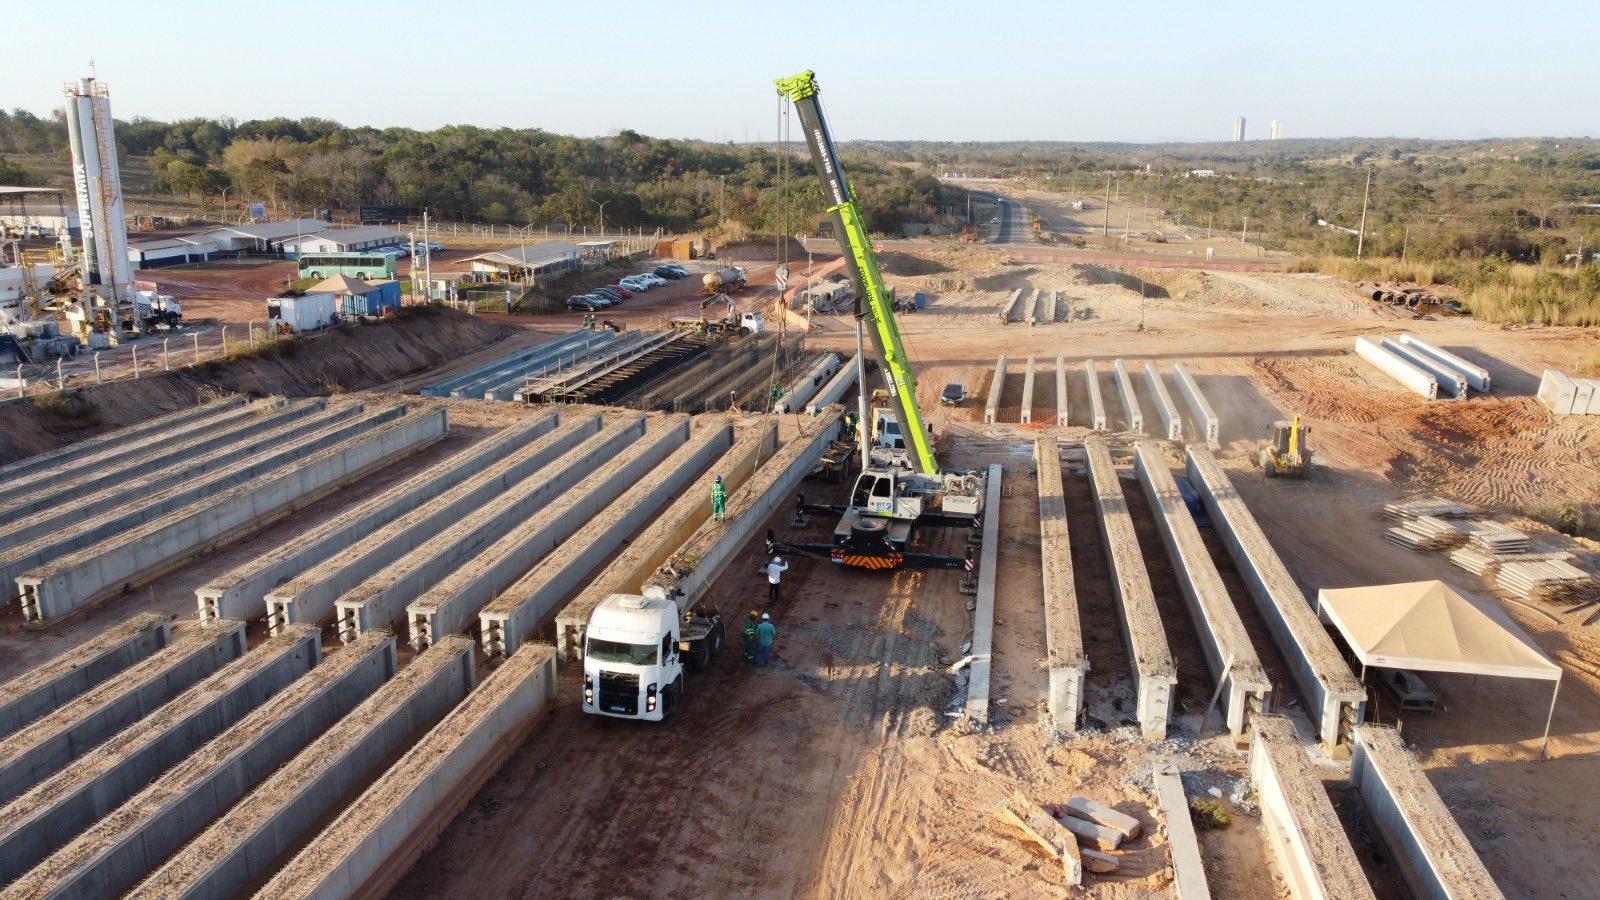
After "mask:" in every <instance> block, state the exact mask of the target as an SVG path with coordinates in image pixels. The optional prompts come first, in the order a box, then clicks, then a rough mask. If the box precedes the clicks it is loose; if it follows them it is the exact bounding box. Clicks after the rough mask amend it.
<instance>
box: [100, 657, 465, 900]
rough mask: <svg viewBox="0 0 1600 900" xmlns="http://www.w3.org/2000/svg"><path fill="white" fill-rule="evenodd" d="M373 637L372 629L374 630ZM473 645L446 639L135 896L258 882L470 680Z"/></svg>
mask: <svg viewBox="0 0 1600 900" xmlns="http://www.w3.org/2000/svg"><path fill="white" fill-rule="evenodd" d="M374 634H376V632H374ZM472 646H473V645H472V642H471V641H470V640H468V639H466V638H462V637H447V638H444V639H443V640H441V641H440V642H439V643H437V644H435V645H434V646H432V647H430V648H428V650H427V652H425V653H422V654H420V655H419V656H417V658H416V659H414V660H412V662H411V663H410V664H409V665H407V666H406V667H405V668H404V669H402V670H401V671H400V672H399V674H397V675H395V676H394V677H393V678H392V679H390V680H389V682H388V683H387V684H385V685H383V686H382V687H380V688H378V689H377V690H376V691H374V692H373V694H372V696H371V697H368V698H367V699H366V700H365V702H363V703H362V704H361V705H360V706H358V707H356V708H355V709H354V710H353V711H351V713H350V714H349V715H347V716H345V717H344V718H343V719H340V720H339V721H338V722H337V723H336V724H334V725H333V727H331V728H329V729H328V730H327V731H325V732H323V733H322V734H321V735H319V736H318V737H317V738H316V740H315V741H311V742H308V743H307V744H306V746H305V749H303V750H301V751H300V752H299V754H298V755H296V756H295V757H294V758H293V759H291V760H290V761H289V762H288V763H286V764H284V765H283V766H281V767H279V768H278V770H277V773H276V774H274V775H272V776H271V777H268V778H267V779H266V780H264V781H263V782H262V783H261V784H260V785H259V786H257V787H256V788H255V789H254V790H252V791H251V792H250V793H249V794H248V795H247V796H246V797H245V798H244V799H242V800H240V801H239V802H238V803H237V804H235V805H234V806H233V807H232V808H231V809H229V810H228V811H227V813H226V814H225V815H223V816H222V818H220V819H218V820H216V821H215V822H213V823H211V826H210V827H208V828H207V829H206V830H205V831H204V832H202V833H201V834H200V835H198V836H197V837H195V839H194V840H192V841H190V842H189V843H188V844H186V845H184V847H183V849H182V850H180V851H179V852H178V853H177V855H175V856H173V857H172V858H171V859H169V860H167V862H166V863H165V864H163V865H162V866H161V868H159V869H157V870H156V871H154V872H152V873H151V874H150V875H149V877H147V878H145V880H144V881H143V882H141V883H140V884H139V885H138V887H137V888H135V889H134V890H133V892H132V893H131V894H130V896H137V897H140V898H142V900H179V898H183V900H230V898H233V897H236V896H241V895H242V894H243V892H244V891H245V889H246V888H247V887H248V886H249V885H251V884H255V883H257V882H259V881H260V880H262V879H264V878H265V877H266V876H268V875H270V874H271V873H272V871H273V868H274V866H273V864H274V863H275V862H276V861H277V860H278V859H279V858H280V857H282V856H283V854H285V853H287V852H288V851H289V850H290V849H292V848H293V847H295V846H296V845H298V844H299V843H300V841H301V840H302V839H304V838H305V837H308V836H309V835H308V834H307V832H309V831H310V830H311V829H312V828H313V827H315V826H316V825H317V823H319V822H322V821H325V820H326V819H327V818H328V817H329V815H330V813H332V812H334V811H336V807H337V804H338V802H339V801H340V800H341V799H342V798H344V797H347V796H349V795H350V792H351V791H353V790H355V789H356V787H358V786H359V785H361V784H363V783H364V782H365V781H366V780H367V779H368V778H370V777H371V776H372V775H373V774H375V773H376V772H377V771H378V769H379V767H380V766H382V765H383V764H384V762H386V761H387V760H390V759H393V758H394V757H395V756H396V755H397V754H398V753H399V752H400V751H401V750H403V749H404V748H405V745H406V742H407V741H408V740H409V739H410V738H411V736H412V735H414V734H417V733H418V732H420V731H422V730H424V729H427V728H431V727H433V725H434V724H436V723H437V722H438V721H439V719H440V718H442V717H443V716H444V715H445V713H447V712H449V711H450V709H451V708H452V707H454V706H455V705H456V704H457V703H459V702H461V700H462V698H464V697H466V695H467V692H468V691H470V690H472V685H473V682H474V677H473V660H472Z"/></svg>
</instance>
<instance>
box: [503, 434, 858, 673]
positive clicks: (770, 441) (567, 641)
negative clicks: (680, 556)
mask: <svg viewBox="0 0 1600 900" xmlns="http://www.w3.org/2000/svg"><path fill="white" fill-rule="evenodd" d="M841 415H842V409H841V408H840V407H837V406H833V407H829V408H827V409H825V410H823V411H822V414H821V415H820V416H819V417H818V418H819V419H822V420H823V421H824V422H831V423H832V424H833V427H834V432H835V433H837V430H838V421H839V418H840V416H841ZM777 448H778V428H777V425H776V424H771V423H768V424H762V425H760V426H759V427H756V428H750V429H741V430H740V433H739V436H738V437H737V439H736V440H735V441H734V444H733V449H731V450H729V451H728V452H727V453H725V454H723V456H722V458H721V459H719V460H717V462H716V464H715V465H714V466H713V467H712V469H711V471H709V472H707V473H706V474H705V475H703V476H701V477H700V478H699V479H697V480H696V481H695V482H694V484H693V485H691V486H690V487H689V488H688V489H686V490H685V491H683V493H681V494H679V495H678V499H677V500H674V501H673V502H672V505H671V506H669V507H667V510H666V512H664V513H662V514H661V515H659V516H656V517H655V521H654V522H652V523H651V525H650V527H649V528H646V529H645V531H644V533H643V534H640V535H639V536H638V537H636V538H634V540H633V541H632V542H631V543H630V544H629V545H628V547H627V548H626V549H625V550H623V551H622V553H621V555H619V556H618V557H617V558H616V559H615V560H613V561H612V563H611V564H610V565H609V566H607V567H606V568H605V570H604V571H602V572H601V573H600V574H599V575H598V576H596V577H595V578H594V579H593V580H592V581H590V582H589V586H588V587H586V588H584V589H583V592H582V593H580V594H579V595H578V596H577V597H576V598H574V599H573V601H572V602H571V603H568V604H567V605H566V606H565V607H563V608H562V609H561V611H560V612H559V613H558V614H557V615H556V653H557V654H558V655H559V656H560V658H561V659H563V660H565V659H567V658H568V657H570V656H576V655H579V654H580V651H581V649H582V646H583V629H584V627H585V626H587V625H588V624H589V616H590V615H591V614H592V613H593V612H594V610H595V608H596V607H598V606H599V605H600V603H601V602H602V601H603V600H605V599H606V598H607V597H609V596H611V595H612V594H618V593H637V592H638V591H639V590H640V588H641V587H642V586H643V584H644V581H645V579H647V578H649V577H650V576H651V575H652V574H654V573H655V571H656V570H657V569H658V568H660V567H661V566H662V565H663V564H664V563H666V561H667V560H668V559H669V558H670V557H671V556H672V554H673V553H674V552H676V551H677V549H678V547H679V546H681V545H682V544H684V543H685V542H686V541H688V540H689V538H690V537H691V536H692V535H694V534H695V533H696V532H697V531H698V530H699V528H700V526H701V523H703V522H705V521H706V520H707V519H709V518H711V485H712V483H713V479H714V478H715V477H716V476H718V475H721V476H722V483H723V487H724V488H725V489H726V490H727V492H728V499H729V503H730V506H729V508H730V509H732V508H733V507H732V505H731V504H732V502H733V501H734V500H737V499H738V498H739V496H740V495H739V492H740V489H741V488H742V487H743V486H744V484H745V483H746V482H748V481H749V480H750V478H751V477H752V476H754V475H755V474H756V472H758V471H760V469H761V464H762V462H763V461H764V460H766V459H767V458H769V457H771V456H772V454H773V453H774V452H775V451H776V450H777ZM520 631H521V626H516V627H512V626H511V625H510V624H508V625H507V626H505V627H502V628H499V629H497V630H496V631H494V632H491V631H490V630H489V629H487V628H486V629H485V630H484V634H483V640H484V646H483V650H484V653H485V654H487V655H489V656H490V657H495V656H510V655H511V654H513V653H515V652H516V650H517V647H519V646H521V644H522V642H523V641H524V640H525V639H526V637H527V635H526V633H519V632H520Z"/></svg>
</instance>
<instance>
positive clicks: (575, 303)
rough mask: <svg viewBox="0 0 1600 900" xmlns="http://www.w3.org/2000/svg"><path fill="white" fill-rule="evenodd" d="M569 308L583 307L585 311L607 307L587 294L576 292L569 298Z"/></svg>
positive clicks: (594, 310) (596, 310)
mask: <svg viewBox="0 0 1600 900" xmlns="http://www.w3.org/2000/svg"><path fill="white" fill-rule="evenodd" d="M567 309H581V310H583V311H584V312H598V311H599V310H602V309H605V307H604V306H603V305H601V304H599V303H596V302H594V300H593V299H591V298H590V297H588V296H587V295H583V294H574V295H572V296H571V297H568V298H567Z"/></svg>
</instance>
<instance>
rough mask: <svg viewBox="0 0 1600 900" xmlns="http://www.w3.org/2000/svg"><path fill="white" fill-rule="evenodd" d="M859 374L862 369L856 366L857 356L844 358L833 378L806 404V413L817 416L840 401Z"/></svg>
mask: <svg viewBox="0 0 1600 900" xmlns="http://www.w3.org/2000/svg"><path fill="white" fill-rule="evenodd" d="M858 374H860V369H859V368H858V367H857V366H856V360H855V357H853V356H851V357H846V358H844V359H842V360H841V361H840V364H839V371H838V372H837V373H835V374H834V376H833V379H832V380H830V381H829V382H828V383H827V384H825V385H823V386H822V390H820V391H818V392H817V395H816V396H815V397H812V398H811V402H810V403H807V404H806V415H808V416H811V417H813V418H815V417H816V415H817V413H819V412H821V411H822V410H823V409H826V408H827V407H829V406H832V405H833V404H835V403H838V402H839V400H840V398H842V397H843V396H844V395H845V392H846V391H848V390H850V388H851V386H852V385H854V384H855V383H856V376H857V375H858Z"/></svg>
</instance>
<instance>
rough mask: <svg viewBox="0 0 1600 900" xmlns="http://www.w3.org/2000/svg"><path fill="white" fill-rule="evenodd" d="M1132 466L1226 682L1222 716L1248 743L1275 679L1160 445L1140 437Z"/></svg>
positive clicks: (1214, 671)
mask: <svg viewBox="0 0 1600 900" xmlns="http://www.w3.org/2000/svg"><path fill="white" fill-rule="evenodd" d="M1133 467H1134V470H1135V471H1137V472H1138V473H1139V486H1140V487H1142V488H1144V496H1145V499H1146V500H1148V501H1149V502H1150V511H1151V512H1152V513H1153V514H1154V516H1155V520H1156V529H1157V530H1158V531H1160V532H1161V542H1162V543H1163V544H1165V545H1166V548H1167V558H1168V559H1170V560H1172V569H1173V574H1174V575H1176V576H1177V581H1178V587H1179V589H1180V590H1181V591H1182V592H1183V599H1184V601H1185V603H1186V604H1187V605H1188V607H1189V618H1190V619H1191V620H1193V622H1194V627H1195V636H1196V637H1198V638H1199V639H1200V649H1201V650H1203V651H1204V652H1205V655H1206V663H1207V664H1208V665H1209V666H1210V668H1211V675H1212V677H1213V678H1216V679H1219V680H1220V681H1221V682H1222V686H1223V689H1222V694H1221V701H1222V712H1223V720H1224V721H1225V722H1226V723H1227V726H1228V731H1229V732H1230V733H1231V734H1232V735H1233V740H1234V743H1236V744H1245V743H1248V742H1249V736H1248V734H1247V733H1246V729H1247V728H1248V727H1249V724H1250V718H1251V716H1254V715H1258V714H1260V713H1264V712H1270V711H1271V710H1272V682H1271V681H1269V680H1268V679H1267V672H1266V669H1264V668H1263V667H1262V665H1261V659H1260V657H1258V656H1257V655H1256V650H1255V646H1254V645H1253V644H1251V643H1250V635H1249V633H1248V632H1246V631H1245V629H1244V620H1242V619H1240V618H1239V610H1238V609H1236V608H1235V607H1234V605H1233V598H1232V597H1230V596H1228V588H1227V587H1226V586H1225V585H1224V584H1223V583H1222V576H1221V575H1220V574H1219V573H1218V572H1217V566H1216V564H1215V563H1213V562H1212V561H1211V554H1210V552H1208V551H1207V550H1206V545H1205V541H1204V540H1203V539H1202V538H1201V537H1200V530H1199V529H1198V528H1196V527H1195V524H1194V516H1192V515H1190V513H1189V507H1188V506H1187V505H1186V504H1185V503H1184V502H1183V495H1182V494H1180V493H1179V492H1178V483H1177V481H1175V480H1173V477H1172V472H1171V470H1169V469H1168V468H1167V458H1166V456H1165V455H1164V454H1163V453H1162V452H1161V447H1160V445H1158V444H1156V443H1155V442H1153V441H1140V442H1139V444H1138V445H1137V447H1136V448H1135V453H1134V457H1133Z"/></svg>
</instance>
